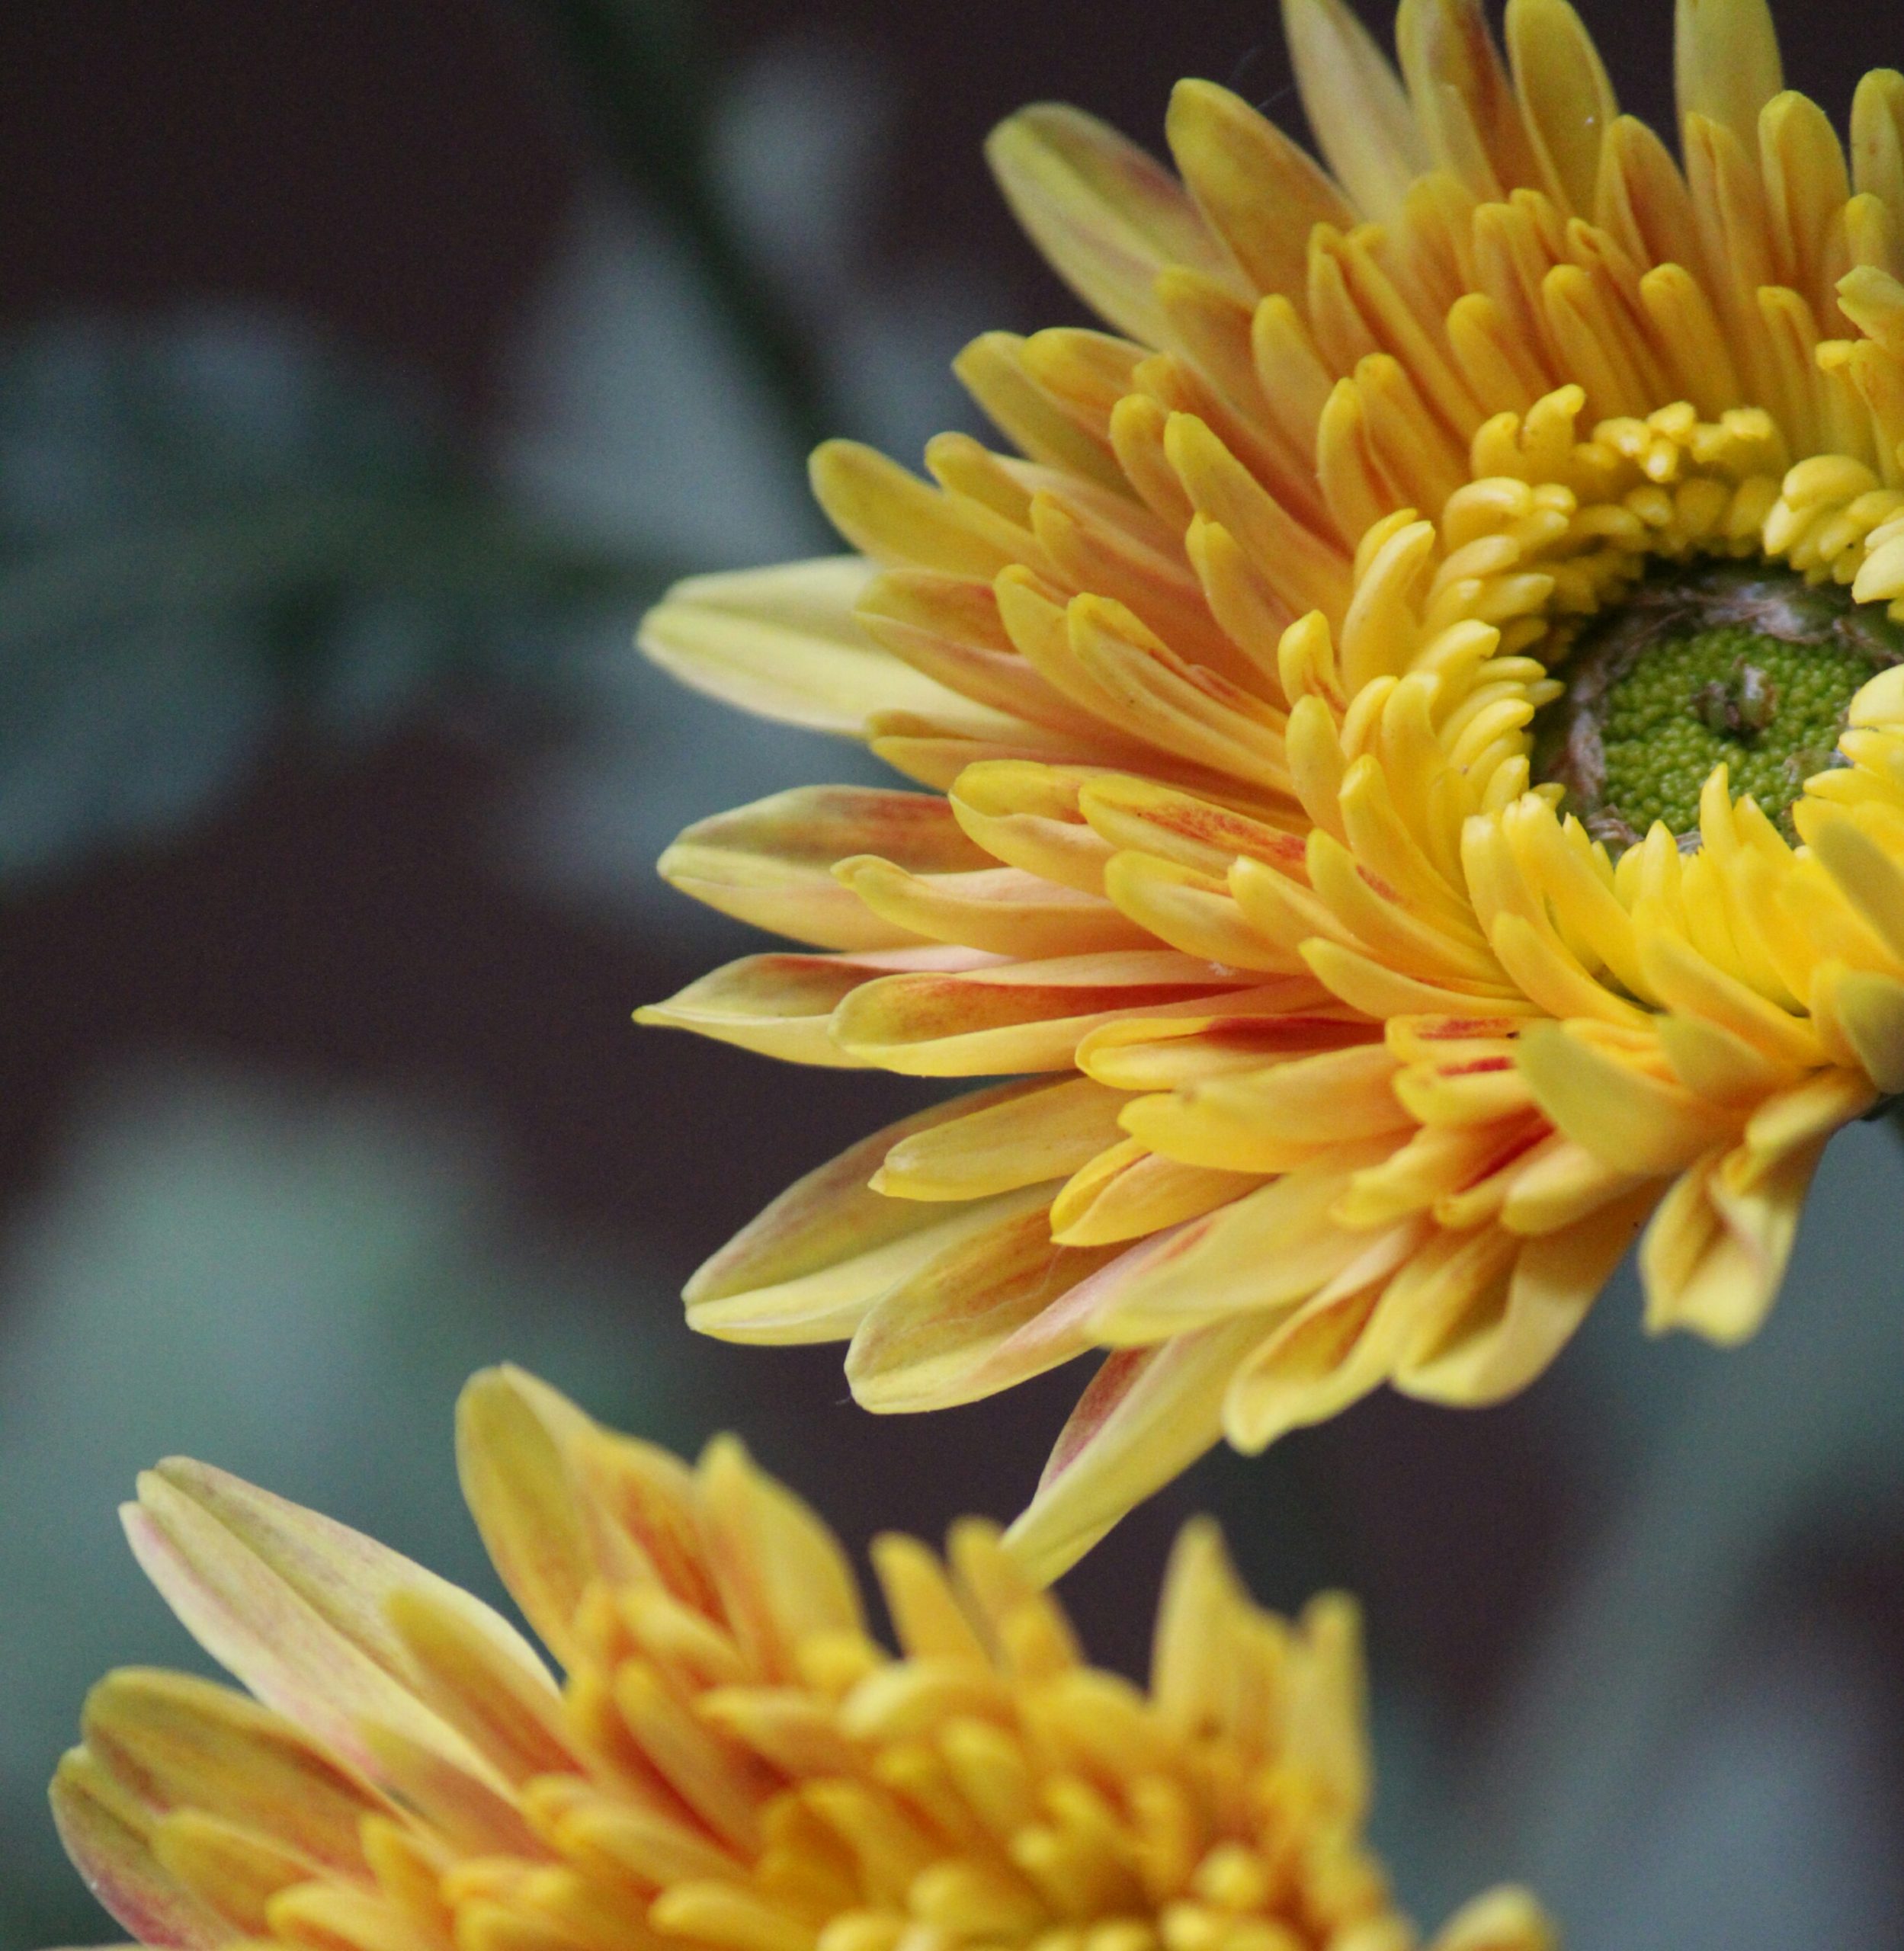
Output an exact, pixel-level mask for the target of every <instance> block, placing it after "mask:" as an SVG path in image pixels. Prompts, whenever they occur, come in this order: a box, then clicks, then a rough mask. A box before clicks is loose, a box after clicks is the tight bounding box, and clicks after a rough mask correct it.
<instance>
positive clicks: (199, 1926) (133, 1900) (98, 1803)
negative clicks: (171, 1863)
mask: <svg viewBox="0 0 1904 1951" xmlns="http://www.w3.org/2000/svg"><path fill="white" fill-rule="evenodd" d="M53 1821H54V1823H55V1824H56V1826H57V1828H58V1829H59V1840H60V1841H61V1843H62V1844H64V1846H65V1847H66V1853H67V1855H68V1856H70V1857H71V1858H72V1861H73V1864H74V1866H75V1868H76V1869H78V1870H79V1874H80V1876H82V1878H83V1879H85V1885H86V1888H87V1889H88V1890H90V1891H91V1892H92V1894H93V1895H95V1897H97V1898H98V1900H99V1901H100V1902H101V1904H102V1905H104V1907H105V1908H106V1909H107V1911H110V1912H111V1914H112V1915H113V1916H114V1917H115V1918H117V1921H119V1922H120V1924H123V1925H124V1926H125V1927H126V1928H127V1930H129V1931H130V1932H132V1933H133V1935H134V1936H135V1937H136V1939H137V1940H138V1941H139V1943H141V1944H150V1945H162V1946H171V1945H176V1946H180V1947H181V1951H213V1947H215V1946H220V1945H222V1944H224V1943H226V1942H227V1941H228V1940H229V1937H230V1936H231V1927H230V1926H229V1924H226V1922H225V1921H224V1920H223V1918H221V1917H219V1916H218V1915H217V1914H216V1913H215V1912H214V1911H212V1910H211V1909H210V1908H209V1907H208V1906H207V1905H204V1904H202V1903H200V1901H199V1900H198V1899H197V1898H196V1897H194V1896H192V1895H190V1894H189V1893H188V1892H186V1891H185V1890H184V1889H181V1887H180V1885H179V1883H178V1879H176V1878H175V1877H174V1876H172V1874H171V1872H170V1871H168V1870H167V1869H165V1868H163V1867H162V1866H161V1864H160V1863H159V1860H158V1858H157V1857H156V1856H154V1855H153V1853H152V1837H151V1822H152V1815H151V1811H150V1810H149V1808H146V1807H145V1806H144V1805H142V1804H141V1803H140V1802H139V1799H137V1798H136V1796H133V1794H132V1793H131V1792H130V1791H129V1790H128V1789H126V1788H125V1787H124V1786H123V1784H121V1783H118V1782H117V1781H115V1780H114V1778H113V1777H112V1776H111V1775H110V1774H109V1773H107V1770H105V1769H104V1768H103V1767H101V1766H100V1765H99V1764H98V1761H97V1760H95V1758H94V1757H92V1756H91V1754H88V1753H87V1752H86V1751H85V1749H84V1748H75V1749H74V1750H73V1751H72V1752H71V1753H70V1754H68V1755H67V1756H66V1757H65V1759H64V1760H62V1761H61V1763H60V1764H59V1771H58V1773H56V1775H55V1776H54V1777H53Z"/></svg>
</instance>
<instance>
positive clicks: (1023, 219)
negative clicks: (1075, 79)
mask: <svg viewBox="0 0 1904 1951" xmlns="http://www.w3.org/2000/svg"><path fill="white" fill-rule="evenodd" d="M986 157H987V159H989V162H991V165H992V173H993V174H994V175H995V176H996V177H997V178H998V186H999V187H1000V188H1001V189H1002V190H1003V191H1004V192H1005V201H1006V202H1007V203H1009V204H1010V205H1011V208H1012V210H1013V211H1014V213H1015V214H1016V215H1017V217H1018V221H1019V222H1020V223H1021V224H1023V225H1024V228H1025V229H1026V231H1027V233H1028V234H1029V235H1030V236H1031V241H1032V242H1034V244H1036V245H1037V247H1038V248H1039V249H1040V251H1042V252H1043V255H1044V256H1045V258H1046V259H1047V261H1048V262H1049V263H1050V265H1051V266H1052V268H1053V270H1055V271H1056V272H1057V274H1058V275H1059V277H1062V278H1063V280H1065V282H1066V284H1069V286H1070V287H1071V288H1072V290H1073V291H1075V293H1077V294H1078V296H1079V297H1080V298H1082V300H1084V301H1085V303H1086V304H1087V305H1088V306H1091V309H1093V310H1094V311H1095V312H1097V313H1098V316H1100V317H1101V318H1102V319H1106V320H1107V321H1108V322H1110V323H1111V325H1114V326H1115V327H1116V328H1117V330H1118V331H1119V332H1124V333H1127V334H1128V335H1130V337H1131V338H1136V339H1142V340H1143V341H1146V343H1147V344H1152V345H1155V344H1159V343H1161V342H1162V338H1163V335H1164V322H1163V318H1162V313H1161V312H1160V311H1159V309H1158V306H1157V304H1156V299H1155V297H1154V296H1153V295H1152V286H1153V284H1154V283H1155V281H1156V276H1157V274H1158V272H1159V271H1162V269H1163V268H1164V267H1165V265H1167V264H1189V265H1191V266H1193V267H1194V268H1197V269H1199V270H1203V271H1209V272H1210V273H1212V274H1213V275H1216V276H1219V277H1221V276H1223V275H1224V274H1226V273H1227V272H1228V271H1229V266H1228V264H1227V262H1226V255H1225V253H1224V252H1223V249H1222V247H1221V246H1220V245H1219V244H1218V243H1217V242H1216V240H1215V239H1213V237H1212V236H1211V235H1210V232H1209V231H1208V230H1207V229H1206V228H1205V227H1204V222H1203V219H1202V218H1201V217H1200V216H1198V215H1197V210H1196V207H1195V206H1194V204H1193V203H1191V200H1190V198H1189V197H1188V196H1187V195H1186V194H1184V191H1183V189H1182V187H1181V185H1180V184H1178V182H1177V181H1176V180H1175V178H1173V177H1172V175H1170V173H1169V172H1168V171H1167V170H1165V168H1163V167H1162V165H1160V164H1159V163H1158V162H1156V161H1155V160H1154V159H1152V157H1150V156H1149V155H1146V154H1145V153H1144V152H1143V150H1142V149H1139V148H1138V147H1137V146H1136V144H1135V143H1130V142H1127V141H1126V140H1125V139H1124V138H1123V136H1120V135H1119V134H1118V133H1117V132H1116V131H1115V130H1112V129H1109V128H1107V127H1105V126H1104V123H1101V122H1099V121H1098V120H1095V118H1094V117H1091V116H1088V115H1085V114H1082V113H1081V112H1080V111H1078V110H1077V109H1075V108H1067V107H1062V106H1059V105H1058V104H1053V103H1042V104H1039V105H1038V106H1037V107H1031V108H1026V109H1021V111H1019V112H1018V114H1016V115H1015V116H1013V117H1011V119H1010V120H1008V121H1005V122H1002V123H1000V124H999V125H998V127H997V128H996V129H995V130H993V131H992V136H991V139H989V141H988V142H987V143H986Z"/></svg>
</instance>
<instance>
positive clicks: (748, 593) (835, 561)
mask: <svg viewBox="0 0 1904 1951" xmlns="http://www.w3.org/2000/svg"><path fill="white" fill-rule="evenodd" d="M872 574H873V570H872V565H870V563H867V562H862V561H861V559H859V558H858V557H857V556H827V557H824V558H822V559H820V560H819V561H817V562H789V563H785V564H783V565H780V566H778V567H777V568H774V569H742V570H739V571H737V572H733V573H732V574H727V575H707V576H691V577H689V578H688V580H687V581H684V582H678V583H677V584H675V586H674V588H672V589H671V590H670V591H668V594H667V595H666V596H665V597H663V598H662V601H661V602H660V603H659V604H657V605H656V607H655V608H654V609H652V610H649V613H648V614H647V616H646V617H644V618H643V620H642V626H641V647H642V649H643V650H644V651H646V652H647V654H648V655H649V656H650V657H651V658H653V659H654V661H655V662H656V663H657V664H659V665H661V666H662V668H663V669H664V670H665V671H669V672H672V674H673V675H674V676H675V677H677V678H679V679H680V680H681V682H682V683H683V684H690V685H692V686H693V687H694V689H695V690H698V691H705V692H707V694H709V695H710V697H717V698H719V699H720V700H722V701H723V703H727V704H731V705H735V706H739V709H740V710H742V711H751V712H755V713H758V714H759V715H760V716H762V717H766V718H777V719H781V721H782V722H784V723H786V724H789V725H800V726H806V727H807V728H808V729H810V730H813V731H816V732H839V733H841V734H844V735H847V736H848V737H857V735H859V732H860V729H861V726H863V725H864V723H865V722H866V719H867V715H868V714H869V713H872V712H874V711H878V710H917V711H928V710H934V709H935V708H941V707H943V706H945V705H947V704H948V703H950V702H952V700H953V694H951V693H950V692H949V691H947V690H946V689H945V688H944V686H943V685H941V684H934V683H933V682H932V681H931V679H930V678H922V677H921V676H920V675H919V674H918V672H916V671H909V670H908V669H907V668H906V666H905V665H902V663H900V662H899V660H898V659H897V658H895V657H893V656H892V655H890V654H889V652H886V651H884V650H882V649H880V646H878V645H877V644H876V643H874V642H872V641H871V640H870V639H869V638H868V637H867V634H866V633H865V631H864V630H862V629H861V627H860V626H859V624H858V623H857V621H856V620H855V619H854V614H853V606H854V604H855V603H856V602H857V601H858V600H859V597H860V595H861V592H862V591H864V588H865V587H866V585H867V582H868V581H870V578H871V576H872Z"/></svg>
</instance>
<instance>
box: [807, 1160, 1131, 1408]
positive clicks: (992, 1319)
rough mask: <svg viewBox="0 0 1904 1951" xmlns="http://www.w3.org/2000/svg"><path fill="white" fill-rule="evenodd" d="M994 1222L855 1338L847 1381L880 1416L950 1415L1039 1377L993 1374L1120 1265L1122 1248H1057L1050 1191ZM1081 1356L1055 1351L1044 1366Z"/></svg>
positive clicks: (1030, 1191)
mask: <svg viewBox="0 0 1904 1951" xmlns="http://www.w3.org/2000/svg"><path fill="white" fill-rule="evenodd" d="M1050 1203H1051V1188H1050V1186H1049V1185H1047V1186H1044V1187H1028V1188H1027V1189H1026V1190H1024V1191H1023V1192H1020V1193H1011V1194H1008V1195H1007V1196H1005V1197H1004V1198H1002V1199H1000V1200H998V1201H996V1202H995V1216H994V1218H993V1219H992V1222H991V1224H990V1225H988V1226H987V1227H986V1229H985V1230H984V1231H982V1232H973V1233H970V1234H969V1235H966V1238H963V1239H962V1240H960V1241H958V1242H957V1243H956V1244H955V1245H953V1246H951V1247H950V1248H948V1249H947V1251H945V1252H944V1253H942V1254H939V1255H938V1257H935V1258H934V1259H933V1260H931V1261H928V1263H927V1264H925V1266H923V1267H920V1268H918V1270H916V1271H915V1273H912V1274H911V1275H910V1276H909V1277H908V1278H907V1279H906V1280H904V1281H903V1282H902V1283H899V1285H898V1286H895V1287H894V1288H893V1289H892V1290H891V1291H890V1292H889V1293H887V1294H886V1295H884V1296H883V1297H882V1298H881V1299H880V1300H879V1301H877V1302H875V1303H874V1305H873V1308H872V1309H871V1311H870V1312H869V1313H868V1314H867V1317H866V1318H865V1320H864V1321H862V1322H861V1325H860V1327H859V1330H858V1331H857V1333H856V1334H854V1337H853V1345H852V1347H851V1349H849V1350H848V1353H847V1357H846V1379H847V1380H848V1382H849V1383H851V1386H852V1390H853V1395H854V1400H855V1401H856V1402H858V1403H859V1404H860V1405H861V1408H867V1409H871V1410H873V1411H877V1412H879V1413H881V1414H889V1413H892V1412H894V1411H912V1410H920V1409H936V1408H950V1407H951V1406H953V1405H956V1404H958V1403H961V1402H975V1401H976V1400H978V1399H979V1398H980V1397H981V1396H983V1395H989V1394H992V1393H993V1392H995V1390H997V1389H1000V1388H1004V1387H1008V1386H1011V1383H1012V1382H1016V1381H1019V1380H1022V1379H1026V1377H1027V1376H1029V1375H1031V1374H1035V1373H1039V1372H1040V1370H1039V1367H1038V1366H1031V1367H1027V1368H1026V1369H1024V1370H1023V1371H1022V1372H1021V1373H1015V1374H1009V1375H1003V1376H1002V1375H999V1374H998V1373H995V1372H993V1373H987V1365H988V1363H989V1360H990V1359H991V1358H992V1357H994V1356H995V1355H996V1354H998V1350H1000V1349H1001V1348H1002V1346H1003V1345H1004V1344H1005V1342H1007V1341H1008V1340H1010V1339H1011V1337H1012V1336H1013V1334H1015V1331H1017V1330H1018V1329H1019V1328H1023V1327H1024V1326H1026V1325H1028V1324H1029V1323H1030V1322H1031V1321H1034V1320H1036V1319H1037V1318H1038V1317H1039V1316H1040V1315H1042V1314H1043V1313H1044V1312H1046V1311H1047V1309H1049V1308H1050V1307H1053V1306H1055V1305H1057V1304H1058V1303H1059V1301H1060V1300H1061V1299H1063V1296H1064V1295H1065V1294H1066V1292H1067V1291H1068V1290H1069V1289H1072V1288H1073V1287H1075V1286H1076V1285H1077V1284H1078V1283H1079V1282H1080V1281H1082V1280H1085V1278H1086V1277H1088V1276H1089V1275H1090V1274H1091V1273H1095V1272H1096V1271H1097V1270H1098V1268H1099V1267H1102V1266H1104V1264H1106V1262H1107V1261H1110V1260H1111V1259H1113V1258H1114V1257H1116V1256H1117V1253H1118V1251H1119V1249H1117V1248H1114V1247H1095V1248H1072V1247H1059V1246H1054V1245H1053V1242H1052V1238H1051V1222H1050ZM1070 1352H1072V1351H1070V1350H1066V1349H1064V1348H1063V1347H1057V1348H1053V1349H1052V1350H1050V1354H1049V1357H1048V1359H1047V1361H1046V1362H1045V1363H1043V1364H1042V1365H1041V1366H1053V1365H1055V1363H1057V1362H1059V1361H1062V1360H1065V1359H1066V1358H1067V1356H1068V1354H1069V1353H1070Z"/></svg>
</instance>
